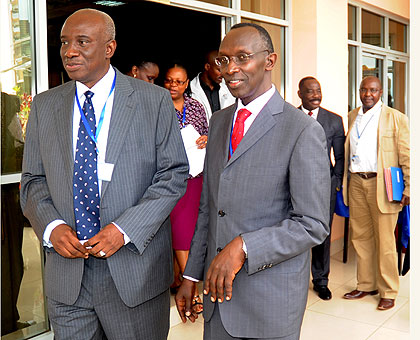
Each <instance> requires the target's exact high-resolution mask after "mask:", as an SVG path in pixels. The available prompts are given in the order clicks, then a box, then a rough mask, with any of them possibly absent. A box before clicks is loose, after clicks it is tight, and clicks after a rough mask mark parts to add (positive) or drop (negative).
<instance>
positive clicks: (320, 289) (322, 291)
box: [314, 285, 332, 300]
mask: <svg viewBox="0 0 420 340" xmlns="http://www.w3.org/2000/svg"><path fill="white" fill-rule="evenodd" d="M314 291H316V292H317V293H318V296H319V297H320V298H321V299H322V300H331V297H332V294H331V291H330V290H329V289H328V287H327V286H318V285H314Z"/></svg>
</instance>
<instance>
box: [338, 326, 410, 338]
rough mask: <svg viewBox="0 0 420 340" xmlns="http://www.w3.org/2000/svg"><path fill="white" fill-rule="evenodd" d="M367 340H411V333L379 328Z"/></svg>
mask: <svg viewBox="0 0 420 340" xmlns="http://www.w3.org/2000/svg"><path fill="white" fill-rule="evenodd" d="M341 340H342V339H341ZM367 340H410V333H406V332H400V331H396V330H394V329H387V328H379V329H378V330H377V331H376V332H375V333H373V334H372V335H371V336H370V337H369V338H367Z"/></svg>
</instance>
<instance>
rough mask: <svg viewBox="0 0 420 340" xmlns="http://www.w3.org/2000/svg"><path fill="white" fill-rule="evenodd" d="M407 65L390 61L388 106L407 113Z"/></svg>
mask: <svg viewBox="0 0 420 340" xmlns="http://www.w3.org/2000/svg"><path fill="white" fill-rule="evenodd" d="M405 65H406V64H405V63H401V62H398V61H394V60H389V61H388V72H387V78H388V106H390V107H393V108H394V109H397V110H399V111H401V112H404V113H405V112H406V108H405V92H406V91H405V83H406V79H405V78H406V71H405Z"/></svg>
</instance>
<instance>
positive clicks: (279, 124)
mask: <svg viewBox="0 0 420 340" xmlns="http://www.w3.org/2000/svg"><path fill="white" fill-rule="evenodd" d="M276 59H277V55H276V54H275V53H274V48H273V45H272V42H271V38H270V36H269V34H268V33H267V31H266V30H265V29H264V28H262V27H261V26H258V25H255V24H238V25H235V26H233V27H232V29H231V31H230V32H229V33H228V34H227V35H226V37H225V38H224V39H223V41H222V43H221V45H220V49H219V56H218V57H217V59H216V61H217V62H218V63H219V64H220V67H221V72H222V76H223V77H224V79H225V80H226V84H227V85H228V87H229V90H230V91H231V93H232V95H233V96H235V97H236V98H238V100H237V102H236V104H234V105H232V106H230V107H227V108H225V109H223V110H221V111H218V112H216V113H214V115H213V116H212V118H211V120H210V129H209V137H208V144H207V153H206V161H205V169H204V182H203V192H202V196H201V201H200V213H199V217H198V221H197V226H196V230H195V234H194V237H193V240H192V243H191V250H190V254H189V257H188V263H187V266H186V269H185V271H184V277H185V279H184V281H183V283H182V286H181V287H180V290H179V292H178V294H177V296H176V301H177V307H178V311H179V314H180V316H181V318H182V319H183V321H184V322H186V319H187V318H189V319H190V320H191V321H194V320H195V319H196V317H197V315H196V314H195V312H194V310H193V309H192V298H193V295H194V287H195V284H196V283H195V282H194V281H196V280H203V279H204V294H205V295H204V320H205V324H204V339H206V340H231V339H245V338H246V339H249V338H252V339H282V340H283V339H284V340H297V339H299V334H300V326H301V323H302V318H303V313H304V310H305V306H306V300H307V293H308V285H309V258H310V255H309V250H310V249H311V248H312V247H313V246H315V245H316V244H320V243H321V242H322V241H323V240H324V239H325V237H326V236H327V234H328V230H329V228H328V221H329V199H330V170H329V160H328V156H327V152H326V140H325V133H324V131H323V129H322V127H321V125H319V124H318V123H317V122H315V121H314V120H313V119H312V118H310V117H308V116H306V115H305V114H304V113H303V112H302V111H300V110H297V109H296V108H295V107H293V106H292V105H290V104H289V103H286V102H285V101H284V100H283V98H282V97H281V96H280V94H279V93H278V92H277V91H276V89H275V87H274V85H273V84H272V82H271V71H272V70H273V68H274V64H275V62H276ZM243 109H246V110H247V111H249V112H250V115H249V116H248V117H247V118H246V120H245V123H244V130H243V131H244V135H243V139H242V140H241V141H240V143H239V145H238V146H237V148H236V150H233V147H232V146H233V144H234V139H233V131H235V130H236V129H235V125H236V124H237V123H238V121H235V117H238V116H239V115H240V111H242V110H243ZM242 112H243V111H242ZM235 142H236V141H235Z"/></svg>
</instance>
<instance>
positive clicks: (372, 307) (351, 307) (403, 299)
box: [18, 228, 410, 340]
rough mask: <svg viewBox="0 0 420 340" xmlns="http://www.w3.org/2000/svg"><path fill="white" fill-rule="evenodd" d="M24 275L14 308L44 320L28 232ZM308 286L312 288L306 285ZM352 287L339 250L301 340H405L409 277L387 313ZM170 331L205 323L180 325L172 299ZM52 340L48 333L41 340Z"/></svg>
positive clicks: (190, 331) (350, 268)
mask: <svg viewBox="0 0 420 340" xmlns="http://www.w3.org/2000/svg"><path fill="white" fill-rule="evenodd" d="M23 249H24V250H23V252H24V262H25V264H24V266H25V275H24V279H23V282H22V287H21V292H20V295H19V301H18V308H19V312H20V314H21V319H22V320H24V321H28V320H34V321H36V322H37V323H39V322H40V321H42V320H43V319H44V313H43V312H44V311H43V303H42V302H43V295H42V286H41V285H42V281H41V270H40V254H39V245H38V242H37V239H36V236H35V235H34V233H33V231H32V230H31V229H28V230H26V228H25V238H24V247H23ZM310 286H311V285H310ZM355 286H356V261H355V255H354V251H352V249H350V252H349V257H348V262H347V263H346V264H344V263H343V262H342V252H337V253H336V254H334V255H332V258H331V273H330V284H329V287H330V289H331V291H332V293H333V298H332V300H330V301H323V300H320V299H319V298H318V295H317V294H316V293H314V292H313V290H312V289H311V288H310V289H309V295H308V303H307V308H306V313H305V317H304V320H303V325H302V333H301V340H318V339H319V340H321V339H322V340H337V339H339V340H367V339H369V340H390V339H392V340H405V339H407V340H408V339H409V338H410V335H409V321H410V315H409V313H410V305H409V297H410V273H408V274H407V275H406V276H404V277H401V280H400V291H399V296H398V299H397V301H396V306H395V307H394V308H393V309H391V310H389V311H378V310H377V309H376V306H377V304H378V296H368V297H366V298H364V299H362V300H359V301H348V300H345V299H343V298H342V296H343V294H344V293H345V292H348V291H350V290H352V289H354V288H355ZM171 302H172V307H171V329H170V332H169V337H168V340H200V339H202V336H203V319H202V318H201V317H200V318H199V319H198V320H197V321H196V323H194V324H192V323H190V322H188V323H187V324H182V323H180V319H179V316H178V313H177V311H176V307H175V303H174V301H173V299H172V301H171ZM41 338H42V339H48V340H49V339H52V333H51V332H50V333H48V334H45V335H44V336H43V337H40V338H39V339H41Z"/></svg>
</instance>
